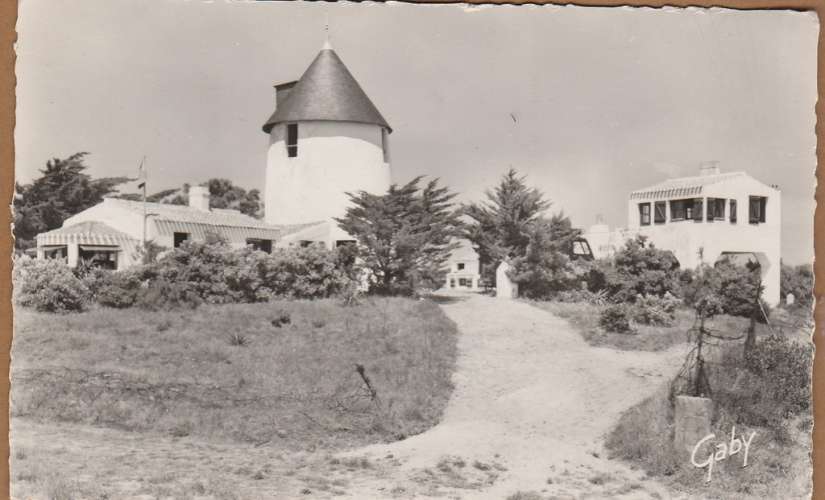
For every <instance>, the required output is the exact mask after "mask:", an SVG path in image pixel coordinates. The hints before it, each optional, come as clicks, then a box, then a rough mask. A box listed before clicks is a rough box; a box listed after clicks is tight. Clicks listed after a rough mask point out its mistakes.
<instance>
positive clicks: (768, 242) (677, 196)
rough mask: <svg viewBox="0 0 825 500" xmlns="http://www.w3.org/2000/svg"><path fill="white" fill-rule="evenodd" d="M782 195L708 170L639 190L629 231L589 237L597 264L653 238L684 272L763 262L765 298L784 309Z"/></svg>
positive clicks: (603, 229)
mask: <svg viewBox="0 0 825 500" xmlns="http://www.w3.org/2000/svg"><path fill="white" fill-rule="evenodd" d="M781 215H782V203H781V193H780V191H779V188H778V187H776V186H769V185H767V184H764V183H762V182H760V181H758V180H756V179H754V178H753V177H751V176H750V175H748V174H747V173H745V172H729V173H722V172H720V170H719V167H718V166H717V165H716V163H715V162H714V163H706V164H703V165H702V167H701V169H700V175H697V176H694V177H682V178H678V179H668V180H666V181H663V182H660V183H658V184H654V185H652V186H648V187H645V188H642V189H637V190H635V191H633V192H632V193H630V196H629V199H628V202H627V220H628V224H627V228H624V229H619V230H614V231H611V230H609V229H608V228H607V226H606V225H604V224H597V225H595V226H593V227H591V228H590V229H589V230H588V231H587V233H586V234H585V237H586V239H587V240H588V242H589V243H590V246H591V248H592V249H593V253H594V255H595V256H596V257H597V258H604V257H610V256H611V255H612V254H613V253H615V251H616V250H617V249H619V248H620V247H621V246H622V245H623V244H624V242H625V241H626V240H627V239H628V238H632V237H635V236H636V235H637V234H642V235H644V236H647V238H648V240H649V241H650V242H652V243H653V244H654V245H655V246H656V247H657V248H662V249H665V250H670V251H671V252H673V254H674V255H675V256H676V258H677V259H678V260H679V264H680V266H681V267H682V268H695V267H696V266H698V265H699V263H700V262H705V263H708V264H713V263H715V262H717V261H719V260H720V259H725V258H730V259H735V260H739V261H741V260H742V259H750V260H754V261H757V262H758V263H759V265H760V268H761V273H762V281H763V285H764V286H765V295H764V298H765V300H766V302H768V303H769V304H771V305H775V304H777V303H779V271H780V257H781V251H780V250H781V249H780V235H781V233H780V221H781Z"/></svg>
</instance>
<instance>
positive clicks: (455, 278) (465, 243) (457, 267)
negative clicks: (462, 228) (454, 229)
mask: <svg viewBox="0 0 825 500" xmlns="http://www.w3.org/2000/svg"><path fill="white" fill-rule="evenodd" d="M457 243H458V244H459V246H458V248H456V249H455V250H454V251H453V252H452V253H451V254H450V257H449V259H448V260H447V276H446V278H445V282H444V285H445V287H446V288H449V289H465V290H467V289H469V290H477V289H478V288H479V281H480V280H481V265H480V261H479V256H478V253H477V252H476V251H475V249H473V246H472V244H471V243H470V241H469V240H465V239H461V240H458V241H457ZM462 281H463V282H464V283H465V285H464V286H462V285H461V283H462Z"/></svg>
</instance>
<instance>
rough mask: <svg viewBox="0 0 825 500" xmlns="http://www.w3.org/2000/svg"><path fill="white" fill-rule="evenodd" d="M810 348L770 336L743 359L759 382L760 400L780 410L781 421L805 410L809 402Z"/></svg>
mask: <svg viewBox="0 0 825 500" xmlns="http://www.w3.org/2000/svg"><path fill="white" fill-rule="evenodd" d="M811 356H812V353H811V347H810V345H806V344H802V343H799V342H794V341H791V340H788V339H787V338H785V337H780V336H778V335H771V336H770V337H766V338H764V339H762V340H760V341H759V342H757V343H756V346H755V347H754V348H753V349H751V350H750V351H749V352H748V353H747V355H746V356H745V364H746V366H747V367H748V369H749V370H751V371H753V372H754V373H756V374H757V375H759V376H760V377H761V378H762V382H763V384H760V385H761V390H762V392H763V397H765V398H767V399H768V400H769V401H770V402H772V403H774V404H775V405H776V406H777V407H778V408H781V409H782V411H783V413H784V415H783V416H784V417H788V416H790V415H794V414H797V413H799V412H801V411H804V410H807V409H808V406H809V405H810V401H811V392H810V370H811Z"/></svg>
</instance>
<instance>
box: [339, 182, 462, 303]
mask: <svg viewBox="0 0 825 500" xmlns="http://www.w3.org/2000/svg"><path fill="white" fill-rule="evenodd" d="M421 179H422V178H421V177H416V178H415V179H413V180H412V181H410V182H408V183H407V184H404V185H402V186H398V185H395V184H394V185H392V186H390V189H389V190H388V191H387V193H385V194H382V195H375V194H370V193H367V192H364V191H361V192H359V193H347V195H348V196H349V198H350V200H351V202H352V206H351V207H350V208H348V209H347V212H346V215H345V216H344V217H343V218H340V219H336V221H337V222H338V224H339V226H340V227H341V229H343V230H344V231H346V232H347V233H348V234H350V235H352V236H353V237H355V238H356V240H357V242H358V257H359V258H360V259H361V260H362V261H363V264H364V267H365V268H366V269H367V270H368V271H369V279H370V289H371V291H372V292H375V293H379V294H388V295H411V294H414V293H416V292H417V291H419V290H420V289H422V288H435V287H438V286H440V285H441V283H442V282H443V279H444V276H445V273H446V269H445V263H446V261H447V259H448V257H449V255H450V252H451V251H452V250H454V249H455V248H456V246H457V245H456V244H455V243H454V242H453V239H454V238H456V237H458V236H460V234H461V227H462V224H461V221H460V220H459V216H460V213H459V211H458V210H455V209H454V208H453V204H452V199H453V198H454V197H455V196H456V195H455V194H454V193H451V192H450V191H449V189H448V188H446V187H441V186H439V185H438V179H435V180H432V181H430V182H428V183H427V184H426V186H424V187H423V188H422V187H420V186H419V183H420V182H421Z"/></svg>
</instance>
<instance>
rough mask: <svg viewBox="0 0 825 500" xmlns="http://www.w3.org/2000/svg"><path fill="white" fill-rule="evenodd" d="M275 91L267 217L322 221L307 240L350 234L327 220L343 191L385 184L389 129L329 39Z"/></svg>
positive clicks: (342, 201)
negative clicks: (302, 68)
mask: <svg viewBox="0 0 825 500" xmlns="http://www.w3.org/2000/svg"><path fill="white" fill-rule="evenodd" d="M275 92H276V94H275V101H276V108H275V112H274V113H272V116H270V118H269V119H268V120H267V121H266V123H265V124H264V126H263V131H264V132H266V133H267V134H269V149H268V151H267V166H266V191H265V194H264V199H265V203H266V205H265V212H266V213H265V218H266V221H267V222H268V223H270V224H275V225H293V224H309V223H314V222H319V223H320V222H327V226H328V229H329V231H326V232H325V234H323V235H319V234H320V233H319V231H318V229H316V230H315V231H314V233H315V234H316V236H315V237H313V238H311V239H313V240H316V241H325V242H326V243H327V244H328V246H332V245H333V244H334V243H335V241H336V239H351V238H349V237H348V236H346V234H345V233H343V232H342V231H340V230H339V229H338V228H337V225H336V224H335V223H334V222H333V221H332V218H333V217H341V216H343V215H344V213H345V211H346V208H347V206H349V199H348V198H347V196H346V194H345V193H346V192H358V191H367V192H370V193H376V194H378V193H383V192H385V191H386V190H387V189H388V188H389V186H390V158H389V149H388V148H389V141H388V137H389V134H390V133H391V132H392V129H391V128H390V126H389V124H388V123H387V121H386V120H384V117H383V116H381V113H380V112H379V111H378V109H377V108H376V107H375V105H374V104H373V103H372V101H370V99H369V97H367V94H366V93H365V92H364V91H363V90H362V89H361V86H360V85H358V82H357V81H356V80H355V78H354V77H353V76H352V74H351V73H350V72H349V70H348V69H347V67H346V66H345V65H344V63H343V62H342V61H341V59H340V58H339V57H338V54H336V53H335V51H334V50H333V49H332V47H330V45H329V43H328V42H327V43H326V44H324V47H323V48H322V49H321V51H320V53H319V54H318V56H317V57H316V58H315V60H314V61H312V64H310V66H309V68H307V70H306V71H305V72H304V74H303V75H302V76H301V78H300V79H298V80H297V81H292V82H287V83H282V84H279V85H275ZM336 231H337V233H336ZM321 233H324V231H321Z"/></svg>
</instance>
